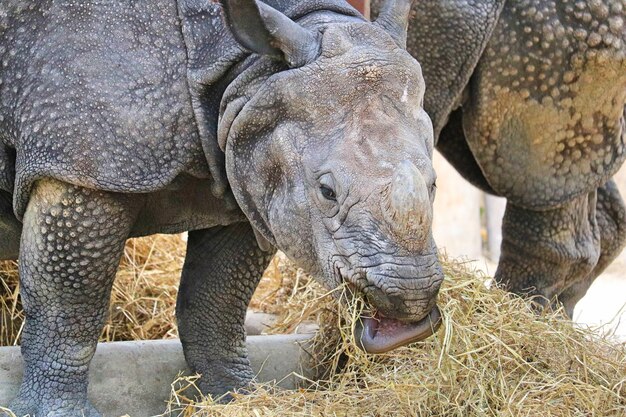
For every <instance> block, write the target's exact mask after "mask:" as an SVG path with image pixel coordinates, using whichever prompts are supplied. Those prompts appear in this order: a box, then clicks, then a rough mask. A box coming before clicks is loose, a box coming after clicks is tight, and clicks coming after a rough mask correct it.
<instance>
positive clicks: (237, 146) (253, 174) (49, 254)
mask: <svg viewBox="0 0 626 417" xmlns="http://www.w3.org/2000/svg"><path fill="white" fill-rule="evenodd" d="M268 4H269V6H268ZM270 6H273V7H270ZM387 6H388V9H387V12H385V14H384V15H383V16H381V19H380V22H375V23H370V22H367V21H366V20H365V19H364V18H363V17H362V16H361V15H360V14H359V13H358V12H356V11H355V10H354V9H352V8H351V7H350V6H349V5H348V4H347V3H345V2H344V1H340V0H315V1H313V0H311V1H302V2H295V1H287V0H285V1H282V0H278V1H268V2H267V4H264V3H256V2H254V1H251V0H244V1H242V0H232V1H222V2H221V3H219V4H218V3H214V2H209V1H195V0H180V1H178V2H176V1H174V0H156V1H152V0H150V1H147V0H146V1H125V0H119V1H107V2H99V1H84V2H69V1H61V0H59V1H56V0H50V1H43V2H35V3H34V2H26V1H19V0H8V1H3V2H2V3H1V4H0V190H1V191H0V233H2V236H1V239H0V257H2V258H4V259H14V258H16V257H17V256H18V252H19V260H20V279H21V294H22V300H23V303H24V308H25V312H26V324H25V327H24V330H23V334H22V353H23V357H24V361H25V372H24V380H23V383H22V386H21V388H20V391H19V394H18V396H17V398H16V399H15V400H14V401H13V403H12V404H11V405H10V407H11V408H12V409H13V411H14V412H15V413H16V414H18V415H20V416H21V415H26V414H30V415H36V416H47V415H49V416H52V415H55V416H59V415H68V416H70V415H71V416H79V415H87V416H93V415H97V414H98V413H97V411H96V410H95V409H94V408H93V407H92V406H91V405H90V403H89V401H88V400H87V375H88V367H89V362H90V360H91V357H92V355H93V353H94V350H95V346H96V342H97V339H98V336H99V333H100V331H101V327H102V325H103V320H104V318H105V316H106V312H107V309H108V308H107V304H108V298H109V295H110V290H111V285H112V282H113V278H114V276H115V271H116V269H117V266H118V264H119V258H120V256H121V253H122V250H123V246H124V241H125V240H126V239H127V238H128V237H130V236H140V235H146V234H151V233H157V232H166V233H175V232H182V231H190V233H189V241H188V250H187V257H186V260H185V265H184V268H183V274H182V280H181V286H180V290H179V297H178V301H177V320H178V324H179V333H180V337H181V340H182V343H183V348H184V351H185V356H186V359H187V361H188V363H189V365H190V366H191V368H192V369H193V370H194V371H197V372H199V373H201V374H202V375H203V376H202V379H201V380H200V382H199V386H200V388H201V389H202V390H203V391H204V392H206V393H212V394H214V395H222V394H224V393H226V392H228V391H229V390H232V389H236V388H240V387H243V386H245V385H246V384H247V383H248V382H249V381H250V380H251V379H252V378H253V376H254V375H253V373H252V370H251V368H250V365H249V363H248V359H247V353H246V351H245V344H244V337H245V334H244V330H243V320H244V316H245V310H246V306H247V304H248V301H249V299H250V297H251V295H252V292H253V291H254V288H255V287H256V284H257V283H258V280H259V278H260V276H261V274H262V272H263V270H264V269H265V267H266V265H267V263H268V262H269V259H270V258H271V256H272V253H273V251H274V248H275V247H277V248H279V249H281V250H283V251H284V252H285V253H287V254H288V256H290V257H291V258H292V259H294V260H295V261H297V262H298V263H299V264H300V265H301V266H303V267H304V268H306V269H307V270H308V271H309V272H311V273H312V274H314V275H315V276H316V277H318V278H319V279H320V280H321V281H322V283H324V284H325V285H326V286H328V287H331V288H334V287H338V286H340V285H342V284H343V283H345V282H347V283H350V284H351V285H352V287H353V288H354V289H356V290H357V291H360V292H361V293H362V294H363V295H364V296H365V297H366V298H367V300H368V301H369V302H370V304H371V305H372V306H373V307H374V311H372V314H375V315H376V318H377V320H371V319H370V320H366V321H364V324H363V328H362V339H361V343H362V346H363V348H365V349H366V350H370V351H384V350H388V349H390V348H393V347H394V346H397V345H398V344H403V343H408V342H410V341H412V340H416V339H419V338H422V337H425V336H427V335H429V334H431V333H432V331H433V327H435V328H436V326H437V322H438V311H437V307H436V306H435V296H436V294H437V291H438V289H439V285H440V284H441V280H442V278H443V276H442V272H441V268H440V266H439V263H438V261H437V254H436V247H435V245H434V242H433V240H432V236H431V233H430V223H431V219H432V199H433V198H434V181H435V174H434V171H433V169H432V164H431V158H432V149H433V131H432V125H431V122H430V119H429V118H428V116H427V115H426V113H425V111H424V110H423V108H422V107H421V103H422V101H423V94H424V82H423V78H422V75H421V69H420V67H419V65H418V63H417V62H416V61H415V60H414V59H413V58H412V57H411V56H410V55H409V54H408V53H407V52H406V50H405V49H404V46H405V45H404V39H405V37H406V22H407V19H408V11H409V2H407V1H390V2H389V3H388V4H387ZM283 12H284V14H283ZM287 16H289V17H287ZM225 19H226V20H225ZM226 22H228V24H226ZM251 51H254V52H256V53H251ZM400 321H401V322H400ZM431 321H432V325H431ZM394 329H395V330H394ZM378 330H380V332H378ZM3 405H4V404H3Z"/></svg>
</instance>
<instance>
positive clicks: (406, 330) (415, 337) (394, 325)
mask: <svg viewBox="0 0 626 417" xmlns="http://www.w3.org/2000/svg"><path fill="white" fill-rule="evenodd" d="M441 321H442V320H441V312H440V311H439V308H437V307H436V306H435V307H434V308H433V309H432V310H431V312H430V313H429V314H428V315H427V316H426V317H424V318H423V319H422V320H420V321H418V322H415V323H409V322H403V321H400V320H395V319H390V318H387V317H382V316H380V315H379V314H375V315H374V317H361V319H360V321H359V323H357V326H356V328H355V330H354V333H355V339H356V341H357V343H358V345H359V347H360V348H361V349H363V350H364V351H365V352H367V353H385V352H389V351H390V350H393V349H395V348H398V347H400V346H405V345H408V344H409V343H413V342H418V341H420V340H424V339H426V338H427V337H429V336H431V335H432V334H433V333H435V332H436V331H437V329H439V327H440V326H441Z"/></svg>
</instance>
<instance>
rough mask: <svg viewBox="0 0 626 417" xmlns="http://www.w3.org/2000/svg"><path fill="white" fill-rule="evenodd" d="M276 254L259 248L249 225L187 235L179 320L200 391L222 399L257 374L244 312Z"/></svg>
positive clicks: (221, 227)
mask: <svg viewBox="0 0 626 417" xmlns="http://www.w3.org/2000/svg"><path fill="white" fill-rule="evenodd" d="M272 256H273V253H267V252H263V251H261V249H259V247H258V245H257V242H256V239H255V236H254V232H253V230H252V228H251V227H250V225H249V224H248V223H237V224H233V225H230V226H220V227H214V228H211V229H206V230H199V231H194V232H190V233H189V240H188V243H187V257H186V259H185V265H184V267H183V274H182V279H181V283H180V288H179V293H178V300H177V303H176V317H177V320H178V330H179V334H180V339H181V341H182V344H183V349H184V352H185V358H186V359H187V363H188V364H189V366H190V367H191V369H192V370H193V371H195V372H198V373H200V374H202V378H201V380H200V381H199V384H198V386H199V388H200V389H201V390H202V391H203V393H205V394H212V395H214V396H220V395H222V394H224V393H226V392H228V391H231V390H233V389H236V388H241V387H243V386H245V385H246V384H248V383H249V382H250V381H251V380H252V378H253V377H254V374H253V372H252V369H251V368H250V363H249V361H248V356H247V352H246V347H245V330H244V320H245V315H246V308H247V307H248V303H249V302H250V298H251V297H252V293H253V292H254V290H255V288H256V286H257V284H258V282H259V279H260V278H261V276H262V275H263V271H264V270H265V268H266V267H267V265H268V264H269V261H270V259H271V258H272Z"/></svg>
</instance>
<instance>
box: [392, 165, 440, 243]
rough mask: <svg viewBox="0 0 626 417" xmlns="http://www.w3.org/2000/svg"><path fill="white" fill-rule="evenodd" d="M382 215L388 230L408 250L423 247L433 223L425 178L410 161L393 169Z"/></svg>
mask: <svg viewBox="0 0 626 417" xmlns="http://www.w3.org/2000/svg"><path fill="white" fill-rule="evenodd" d="M384 206H385V207H383V212H384V215H385V219H386V220H387V222H388V224H389V226H390V228H391V230H392V231H393V232H394V233H395V234H396V236H397V237H398V238H399V239H400V240H401V241H403V242H404V243H405V244H408V245H410V246H411V249H418V250H419V249H420V248H417V247H415V246H422V245H425V244H426V243H428V242H427V237H428V234H429V232H430V224H431V222H432V206H431V202H430V195H429V193H428V187H427V185H426V181H425V180H424V176H423V175H422V174H421V172H420V171H419V169H417V167H416V166H415V164H413V163H412V162H411V161H408V160H407V161H404V162H402V163H401V164H400V166H399V167H398V168H397V169H396V172H395V174H394V177H393V179H392V181H391V185H390V187H389V189H388V192H387V195H386V198H385V199H384Z"/></svg>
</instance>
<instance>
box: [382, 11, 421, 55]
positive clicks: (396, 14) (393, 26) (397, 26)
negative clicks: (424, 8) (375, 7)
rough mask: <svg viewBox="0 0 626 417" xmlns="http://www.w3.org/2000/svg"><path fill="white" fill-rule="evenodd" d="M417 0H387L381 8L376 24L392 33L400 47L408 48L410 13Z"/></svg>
mask: <svg viewBox="0 0 626 417" xmlns="http://www.w3.org/2000/svg"><path fill="white" fill-rule="evenodd" d="M414 2H415V0H387V1H385V2H384V3H383V5H382V6H381V9H380V14H379V15H378V18H377V19H376V22H375V23H376V24H377V25H379V26H380V27H382V28H383V29H385V30H386V31H387V33H389V34H390V35H391V37H392V38H393V39H394V40H395V41H396V43H397V44H398V46H399V47H400V48H403V49H406V34H407V31H408V29H409V15H410V14H411V6H412V5H413V3H414Z"/></svg>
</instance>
